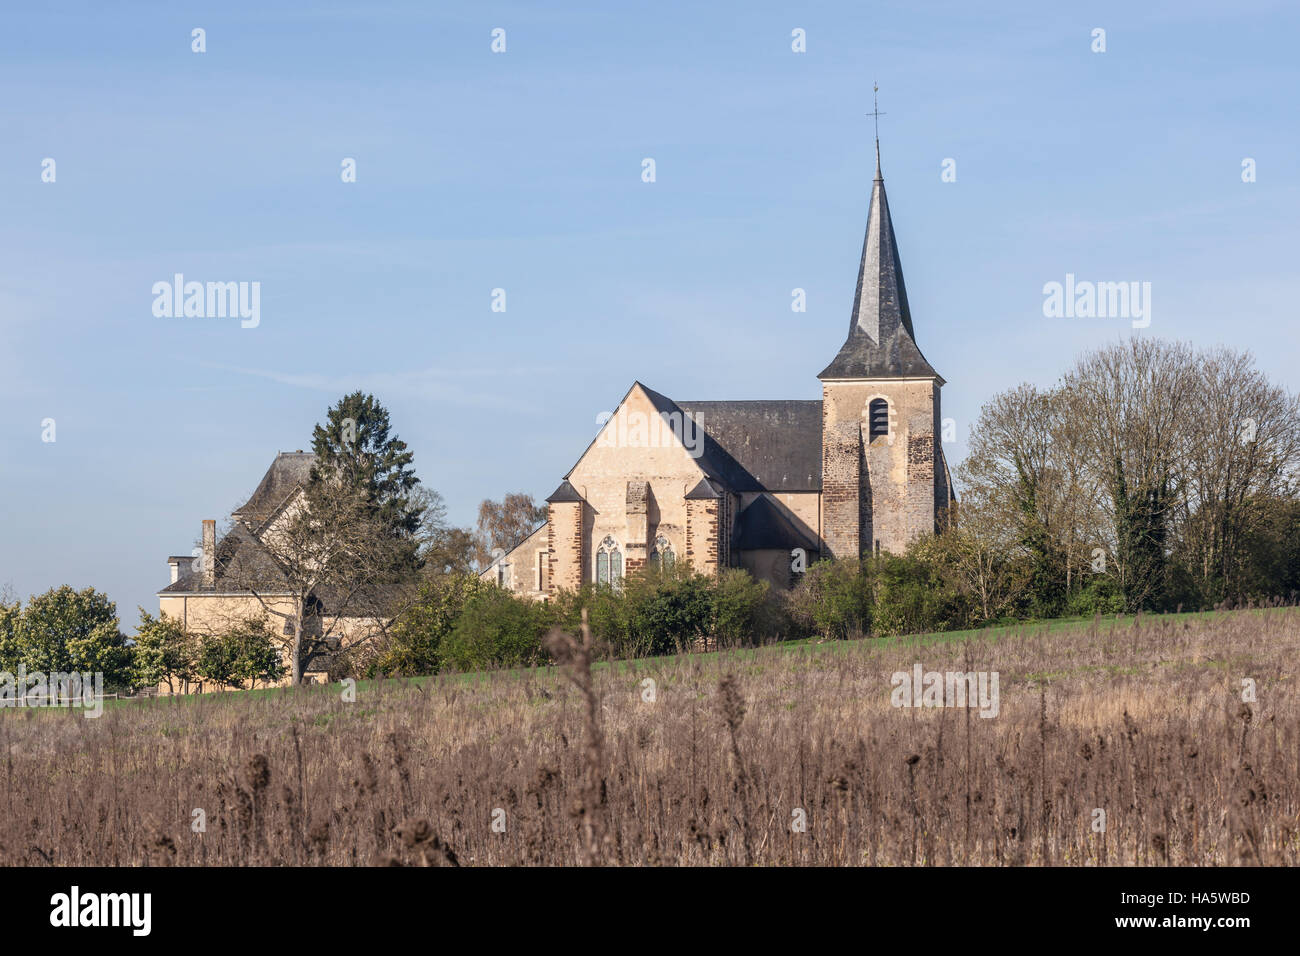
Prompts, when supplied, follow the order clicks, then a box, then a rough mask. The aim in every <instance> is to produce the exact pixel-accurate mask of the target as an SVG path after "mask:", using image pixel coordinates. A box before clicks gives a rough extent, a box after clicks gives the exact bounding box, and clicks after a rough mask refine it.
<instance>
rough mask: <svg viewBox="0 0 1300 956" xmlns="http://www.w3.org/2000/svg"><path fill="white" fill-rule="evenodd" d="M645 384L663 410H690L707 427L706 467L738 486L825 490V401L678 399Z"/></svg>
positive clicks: (703, 459)
mask: <svg viewBox="0 0 1300 956" xmlns="http://www.w3.org/2000/svg"><path fill="white" fill-rule="evenodd" d="M637 384H638V385H641V383H640V382H638V383H637ZM641 388H642V389H643V390H644V391H645V393H646V395H647V396H648V397H649V398H650V401H651V402H652V403H653V404H654V406H655V410H656V411H658V412H659V413H660V414H661V415H673V414H676V415H682V414H685V415H687V416H689V417H690V419H691V421H692V422H693V423H694V424H695V425H696V426H698V427H699V428H701V429H703V431H704V440H703V443H702V446H701V454H700V456H699V458H698V459H697V460H698V462H699V464H700V468H701V469H702V470H703V471H704V473H705V474H706V475H708V476H709V477H710V478H713V479H715V480H717V481H720V482H722V484H723V485H725V486H726V487H727V488H729V489H731V490H732V491H820V490H821V486H822V403H821V402H820V401H818V400H815V399H814V400H810V401H800V400H792V401H738V402H675V401H673V400H672V399H671V398H668V397H667V396H666V395H661V394H660V393H659V392H656V391H655V390H654V389H652V388H648V387H647V386H645V385H641ZM686 438H687V442H688V444H693V443H694V442H695V440H696V436H695V435H694V434H693V433H690V432H688V433H687V435H686Z"/></svg>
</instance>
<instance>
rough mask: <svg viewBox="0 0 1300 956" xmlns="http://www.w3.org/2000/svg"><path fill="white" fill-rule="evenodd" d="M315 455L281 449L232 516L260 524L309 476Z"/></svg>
mask: <svg viewBox="0 0 1300 956" xmlns="http://www.w3.org/2000/svg"><path fill="white" fill-rule="evenodd" d="M315 460H316V456H315V455H314V454H313V453H312V452H309V451H307V452H303V451H297V452H293V451H282V452H280V454H278V455H276V456H275V461H273V462H271V467H270V468H268V469H267V470H266V474H265V475H263V476H262V481H261V483H260V484H259V485H258V486H257V489H256V490H255V491H254V492H253V495H252V497H251V498H249V499H248V501H246V502H244V504H243V505H242V506H240V507H239V508H236V509H235V510H234V512H232V516H233V517H235V518H238V519H240V520H241V521H246V522H248V523H249V524H251V525H254V526H256V525H260V524H261V523H262V522H263V521H265V520H266V519H267V518H269V517H271V515H272V514H274V513H275V510H276V509H277V508H279V507H280V506H281V505H282V504H284V502H285V501H286V500H287V499H288V498H289V496H290V495H292V494H293V493H294V491H295V490H296V489H297V488H298V487H299V486H300V485H303V484H306V482H307V479H308V478H310V477H311V466H312V463H313V462H315Z"/></svg>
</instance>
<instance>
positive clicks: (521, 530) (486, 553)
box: [474, 492, 546, 570]
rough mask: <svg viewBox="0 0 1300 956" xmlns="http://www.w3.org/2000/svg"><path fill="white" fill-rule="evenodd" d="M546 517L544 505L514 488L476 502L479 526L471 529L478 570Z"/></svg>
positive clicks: (517, 542) (525, 535)
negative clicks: (506, 492)
mask: <svg viewBox="0 0 1300 956" xmlns="http://www.w3.org/2000/svg"><path fill="white" fill-rule="evenodd" d="M545 520H546V505H544V504H543V505H539V504H537V502H535V501H534V500H533V496H532V495H526V494H523V493H522V492H513V493H511V494H508V495H506V496H505V497H504V498H502V499H501V500H500V501H492V500H491V499H490V498H485V499H484V500H483V501H482V502H481V503H480V504H479V506H478V528H477V529H476V531H475V533H474V544H475V549H476V551H477V553H476V555H475V559H476V560H477V562H478V567H479V570H482V569H484V568H486V567H487V566H488V565H489V564H491V563H492V560H493V558H494V555H495V554H497V553H500V552H504V551H509V550H510V549H511V548H513V547H515V546H516V545H517V544H519V542H521V541H523V540H524V538H526V537H528V535H529V533H530V532H531V531H533V530H534V529H535V528H537V526H538V525H540V524H542V522H544V521H545Z"/></svg>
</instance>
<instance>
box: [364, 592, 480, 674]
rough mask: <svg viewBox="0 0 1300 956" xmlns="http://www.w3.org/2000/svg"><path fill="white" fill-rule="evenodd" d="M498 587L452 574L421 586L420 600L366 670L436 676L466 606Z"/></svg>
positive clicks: (407, 612)
mask: <svg viewBox="0 0 1300 956" xmlns="http://www.w3.org/2000/svg"><path fill="white" fill-rule="evenodd" d="M494 588H495V585H493V584H489V583H488V582H486V581H482V580H480V579H479V577H478V575H476V574H472V573H449V574H446V575H443V576H440V577H438V578H435V579H432V580H429V581H426V582H425V583H424V584H422V585H421V586H420V593H419V598H418V599H417V600H416V601H415V603H414V604H412V605H411V606H410V607H409V608H407V609H406V611H405V612H404V613H403V614H402V615H401V617H400V618H399V619H398V620H397V622H396V623H395V624H394V625H393V628H392V631H391V634H390V635H389V636H388V639H387V641H386V643H385V644H384V646H383V647H381V648H380V649H379V650H378V651H377V653H376V654H375V655H374V656H373V658H372V659H371V660H370V661H369V662H368V663H367V665H366V666H365V667H364V668H363V669H362V670H363V672H365V673H370V674H374V673H376V672H379V673H383V674H387V675H389V676H397V675H401V676H408V677H412V676H416V675H419V674H435V673H437V672H438V671H439V670H440V669H441V667H442V664H443V660H444V649H443V642H444V641H446V639H447V637H448V636H449V635H450V634H451V632H452V629H453V628H454V627H455V626H456V621H457V619H458V618H459V617H460V615H461V612H462V611H463V610H464V608H465V605H466V604H467V603H468V602H469V601H470V600H471V599H473V598H474V597H476V596H477V595H479V594H482V593H483V592H484V591H487V590H490V589H494Z"/></svg>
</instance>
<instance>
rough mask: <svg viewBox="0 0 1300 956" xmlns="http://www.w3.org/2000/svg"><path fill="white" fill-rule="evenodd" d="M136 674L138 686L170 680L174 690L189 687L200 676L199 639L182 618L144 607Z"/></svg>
mask: <svg viewBox="0 0 1300 956" xmlns="http://www.w3.org/2000/svg"><path fill="white" fill-rule="evenodd" d="M133 650H134V661H133V662H132V673H133V675H134V683H135V685H136V686H137V687H157V686H158V685H159V684H162V683H164V682H166V684H167V689H168V690H169V691H171V692H172V693H175V692H176V690H177V684H179V685H180V689H181V690H187V689H188V688H189V683H190V681H192V680H193V679H194V678H195V676H196V671H195V668H196V667H197V665H198V656H199V641H198V638H196V637H195V636H194V635H193V634H191V633H190V632H189V631H187V630H186V629H185V626H184V625H183V624H182V623H181V621H180V620H179V619H178V618H174V617H168V616H167V615H166V614H161V615H159V616H158V617H154V616H153V615H151V614H150V613H149V612H148V611H146V610H145V609H144V608H140V626H139V628H138V629H137V631H136V635H135V644H134V646H133Z"/></svg>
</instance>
